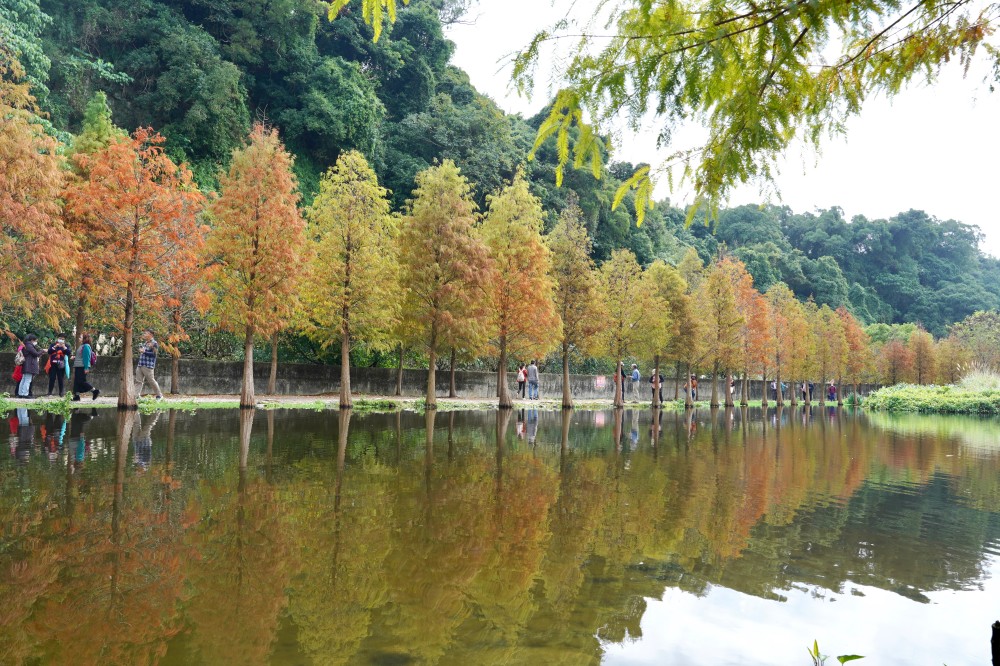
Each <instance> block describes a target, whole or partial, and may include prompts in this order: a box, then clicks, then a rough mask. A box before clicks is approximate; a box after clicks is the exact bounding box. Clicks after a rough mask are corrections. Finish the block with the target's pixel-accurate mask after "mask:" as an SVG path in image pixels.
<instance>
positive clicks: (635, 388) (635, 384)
mask: <svg viewBox="0 0 1000 666" xmlns="http://www.w3.org/2000/svg"><path fill="white" fill-rule="evenodd" d="M641 379H642V375H641V374H639V366H638V365H636V364H635V363H633V364H632V376H631V377H629V381H630V382H631V384H632V402H639V381H640V380H641Z"/></svg>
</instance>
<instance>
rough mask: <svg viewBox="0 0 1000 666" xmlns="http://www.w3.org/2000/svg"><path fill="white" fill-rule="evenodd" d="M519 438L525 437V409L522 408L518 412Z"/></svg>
mask: <svg viewBox="0 0 1000 666" xmlns="http://www.w3.org/2000/svg"><path fill="white" fill-rule="evenodd" d="M516 430H517V438H518V439H524V410H523V409H520V410H518V412H517V428H516Z"/></svg>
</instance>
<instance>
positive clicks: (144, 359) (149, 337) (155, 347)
mask: <svg viewBox="0 0 1000 666" xmlns="http://www.w3.org/2000/svg"><path fill="white" fill-rule="evenodd" d="M159 353H160V345H159V343H158V342H157V341H156V338H155V337H153V331H151V330H150V329H148V328H147V329H144V330H143V331H142V346H140V347H139V367H137V368H136V369H135V378H136V379H135V395H136V397H141V396H142V387H143V386H144V385H145V383H146V382H149V383H150V384H151V385H152V387H153V389H155V390H156V399H157V400H163V392H162V391H160V385H159V384H157V383H156V377H155V376H154V374H153V373H154V372H155V371H156V357H157V356H158V355H159Z"/></svg>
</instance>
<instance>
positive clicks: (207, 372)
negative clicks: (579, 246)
mask: <svg viewBox="0 0 1000 666" xmlns="http://www.w3.org/2000/svg"><path fill="white" fill-rule="evenodd" d="M42 362H43V364H44V357H43V361H42ZM13 368H14V355H13V354H10V353H4V354H0V372H3V373H4V376H5V377H7V378H8V380H9V377H10V372H11V371H12V370H13ZM270 373H271V365H270V363H257V364H255V365H254V382H255V384H256V387H257V393H258V394H263V393H264V390H265V389H266V388H267V381H268V378H269V377H270ZM179 375H180V387H179V390H180V392H181V393H183V394H186V395H231V394H236V393H239V392H240V386H241V383H242V381H243V364H242V363H240V362H231V361H205V360H201V359H181V361H180V365H179ZM120 376H121V358H120V357H104V356H102V357H101V358H100V359H99V360H98V362H97V365H96V366H95V368H94V369H93V371H92V372H91V383H92V384H94V386H97V387H98V388H100V389H101V391H103V392H104V393H105V394H106V395H111V394H115V393H117V392H118V384H119V377H120ZM156 379H157V381H158V382H159V383H160V387H161V388H162V389H163V391H164V392H169V391H170V359H163V360H161V362H160V364H159V366H158V367H157V371H156ZM646 379H648V378H643V381H641V382H640V383H639V384H640V385H639V387H638V389H639V390H638V393H639V397H640V399H641V400H642V401H646V400H647V399H648V398H649V397H650V388H649V383H648V382H647V381H646ZM515 380H516V375H515V373H510V377H509V383H510V388H511V390H512V391H513V390H516V388H517V382H516V381H515ZM569 380H570V390H571V391H572V392H573V397H574V398H575V399H577V400H606V399H608V398H611V397H612V396H613V394H614V382H613V381H612V380H613V376H608V375H596V376H595V375H570V377H569ZM35 381H36V382H38V383H37V384H36V385H35V387H34V390H33V393H34V394H35V395H38V394H40V393H44V392H45V390H46V389H47V388H48V380H47V378H42V377H39V378H38V379H36V380H35ZM43 381H44V382H45V385H44V386H42V385H41V382H43ZM12 384H13V382H12V381H7V382H5V384H4V386H5V387H6V388H3V389H0V392H3V391H4V390H8V392H10V393H12V394H13V390H11V389H10V387H11V385H12ZM448 384H449V374H448V371H447V370H438V373H437V394H438V395H439V396H441V397H444V396H447V395H448ZM455 384H456V387H457V391H458V395H459V396H460V397H463V398H492V397H494V396H495V395H496V377H495V375H494V374H493V373H492V372H467V371H457V372H456V373H455ZM723 384H724V382H722V381H720V382H718V387H719V389H718V390H719V399H720V400H721V399H722V397H723V396H724V393H723V392H722V391H723ZM351 388H352V389H353V391H354V393H358V394H368V395H392V394H393V393H395V390H396V370H395V368H352V370H351ZM628 388H629V382H628V381H626V398H628V397H629V396H630V395H631V394H630V392H629V391H628ZM762 388H763V384H762V382H760V381H759V380H753V381H751V382H750V391H749V399H751V400H759V399H760V397H761V389H762ZM818 388H819V387H818V386H817V389H818ZM426 389H427V370H407V369H404V370H403V395H405V396H421V395H424V393H425V392H426ZM873 389H874V387H873V386H870V385H863V386H861V387H859V390H860V392H861V393H862V394H863V395H864V394H867V393H868V392H870V391H871V390H873ZM339 391H340V367H339V366H332V365H307V364H297V363H283V364H279V365H278V380H277V386H276V392H277V393H278V394H281V395H322V394H329V393H337V392H339ZM539 392H540V393H541V395H542V397H547V398H552V397H558V396H561V395H562V374H557V373H545V372H543V373H541V374H540V376H539ZM681 395H683V393H681ZM737 395H738V393H737ZM710 396H711V384H710V383H709V382H708V381H702V382H700V386H699V396H698V397H699V398H700V399H701V400H708V399H709V397H710ZM663 397H664V398H665V399H667V400H672V399H673V397H674V380H673V379H672V378H668V379H667V381H666V382H665V384H664V386H663ZM768 397H769V399H770V395H769V396H768ZM816 397H817V399H818V397H819V396H818V395H817V396H816Z"/></svg>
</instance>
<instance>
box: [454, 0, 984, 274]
mask: <svg viewBox="0 0 1000 666" xmlns="http://www.w3.org/2000/svg"><path fill="white" fill-rule="evenodd" d="M570 1H571V0H555V3H554V4H553V5H550V4H549V2H548V1H546V0H542V1H541V2H539V1H538V0H479V3H478V5H477V6H475V7H473V9H472V11H471V12H470V15H469V17H468V18H469V19H474V22H473V23H471V24H468V25H455V26H451V27H450V28H449V29H448V31H447V32H448V37H449V38H450V39H451V40H453V41H454V42H455V44H456V47H457V48H456V51H455V57H454V62H455V64H456V65H458V66H459V67H461V68H462V69H464V70H465V71H466V72H468V73H469V76H470V77H471V78H472V83H473V84H474V85H475V86H476V88H478V89H479V90H480V91H482V92H484V93H485V94H487V95H489V96H490V97H492V98H493V99H494V100H495V101H496V102H497V103H498V104H499V105H500V106H501V107H502V108H503V109H505V110H507V111H510V112H522V113H524V114H525V115H533V114H534V113H536V112H537V111H538V110H539V109H540V108H541V106H542V105H544V104H545V103H546V101H547V99H548V95H547V90H548V88H547V87H546V84H547V82H548V79H547V75H548V73H549V70H550V69H551V60H549V61H548V63H546V64H545V65H543V66H542V67H541V68H540V70H539V76H538V84H539V85H538V88H537V90H536V92H535V95H534V99H530V100H529V99H524V98H521V97H518V96H517V95H516V94H515V93H514V92H513V91H511V90H510V87H509V82H510V68H509V67H508V66H503V63H502V61H503V60H504V57H505V56H506V55H508V54H509V53H510V52H512V51H514V50H516V49H517V48H520V47H522V46H523V45H525V44H527V43H528V42H529V41H530V39H531V37H532V36H533V34H534V33H535V32H536V31H537V30H538V29H540V28H541V27H544V26H547V25H551V24H552V23H553V21H555V20H556V19H558V18H561V17H562V16H563V15H565V13H566V10H567V8H568V7H569V3H570ZM591 3H592V0H579V1H578V3H577V5H576V8H575V10H574V14H575V15H577V16H581V17H583V16H585V9H584V8H583V7H584V6H585V5H590V4H591ZM982 79H983V75H982V74H977V75H971V74H970V76H969V77H967V78H963V76H962V72H961V69H960V68H959V67H958V66H957V64H955V65H950V66H949V68H948V69H946V71H945V73H944V76H943V77H942V80H941V81H939V82H938V83H937V84H936V85H934V86H933V87H927V86H921V87H918V88H913V89H910V90H907V91H905V92H904V93H903V94H901V95H899V96H897V97H896V98H895V99H894V100H893V101H892V102H888V101H886V100H885V99H872V100H870V101H869V102H868V104H867V106H866V107H865V109H864V111H863V112H862V114H861V116H859V117H858V118H855V119H853V120H852V121H851V122H850V123H849V127H848V134H847V136H846V137H842V138H835V139H831V140H828V141H826V142H825V143H824V145H823V147H822V149H821V152H820V153H819V154H817V153H815V152H814V151H811V150H809V149H806V150H803V148H802V147H801V146H798V145H796V146H793V147H792V148H791V149H790V150H789V152H788V154H787V155H786V156H785V160H784V161H785V164H784V165H783V166H782V168H781V174H780V176H779V177H778V179H777V188H778V190H779V192H780V195H781V201H780V202H779V201H777V200H776V199H774V198H773V197H772V199H771V201H772V202H774V203H784V204H787V205H788V206H790V207H791V208H792V209H793V210H795V211H798V212H803V211H810V210H814V209H816V208H828V207H830V206H840V207H841V208H843V210H844V214H845V216H846V217H847V218H848V219H850V218H851V217H852V216H854V215H858V214H860V215H865V216H866V217H869V218H884V217H890V216H892V215H894V214H896V213H898V212H901V211H905V210H909V209H911V208H915V209H921V210H925V211H927V212H928V213H929V214H931V215H933V216H935V217H938V218H940V219H948V218H951V219H956V220H959V221H961V222H965V223H968V224H975V225H978V226H979V227H980V228H981V229H982V231H983V233H984V234H985V235H986V239H985V241H984V243H983V246H982V247H983V249H984V250H985V251H986V252H988V253H990V254H992V255H994V256H998V257H1000V210H998V206H997V205H996V204H995V202H994V192H995V191H996V190H997V176H998V174H997V169H996V163H997V159H998V156H1000V132H998V131H997V121H998V119H1000V92H997V93H990V92H989V89H988V87H987V86H986V85H985V84H984V83H983V82H982ZM655 130H656V127H655V125H651V126H650V131H649V132H648V133H647V132H643V133H641V134H639V135H635V134H629V133H624V134H622V136H621V141H620V145H619V146H618V149H617V152H616V154H615V157H616V158H617V159H623V160H627V161H630V162H650V163H653V164H654V165H655V164H656V163H658V161H659V159H658V158H662V157H664V156H665V155H666V154H668V153H670V152H673V150H676V149H677V148H681V147H689V146H690V145H692V144H693V142H694V141H695V140H696V137H697V130H694V129H692V131H689V132H684V131H682V132H680V133H679V136H677V137H676V138H677V139H678V140H679V141H681V142H684V143H679V144H675V145H674V146H671V147H670V149H669V150H666V149H665V150H662V151H660V152H659V153H657V151H656V146H655V140H654V139H655V135H656V131H655ZM656 195H657V198H667V197H669V198H670V199H671V200H672V201H673V202H674V203H677V204H682V203H688V202H689V201H690V191H689V190H684V189H681V190H678V191H674V192H671V191H669V188H668V187H667V184H666V182H659V183H658V185H657V191H656ZM763 198H764V197H763V196H762V194H761V193H760V191H759V189H758V188H757V187H753V186H748V187H743V188H740V189H739V190H737V191H736V192H735V193H734V195H733V197H732V198H731V199H730V203H731V204H742V203H758V202H760V201H762V200H763Z"/></svg>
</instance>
